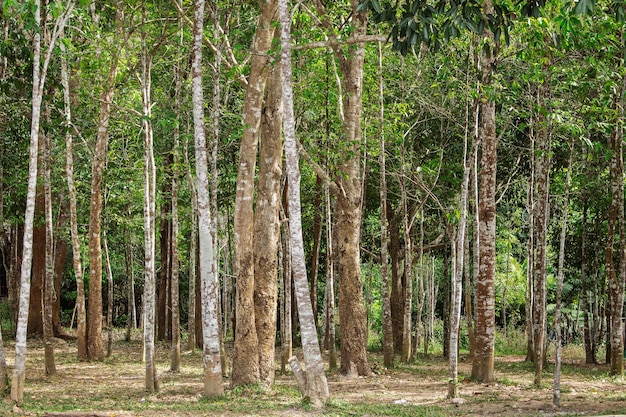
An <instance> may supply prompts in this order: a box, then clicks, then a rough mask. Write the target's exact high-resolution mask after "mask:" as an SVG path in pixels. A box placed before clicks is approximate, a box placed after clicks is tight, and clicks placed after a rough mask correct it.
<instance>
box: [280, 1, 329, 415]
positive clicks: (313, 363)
mask: <svg viewBox="0 0 626 417" xmlns="http://www.w3.org/2000/svg"><path fill="white" fill-rule="evenodd" d="M278 11H279V18H280V23H281V36H280V39H281V45H282V51H281V64H282V76H283V82H282V97H283V106H284V121H283V129H284V135H285V157H286V164H287V178H288V181H289V232H290V241H291V248H292V252H291V258H292V270H293V278H294V285H295V289H296V299H297V304H298V317H299V319H300V331H301V340H302V350H303V354H304V361H305V364H306V390H305V391H304V392H303V395H304V396H305V397H308V398H309V399H310V400H311V403H312V404H313V405H315V406H319V407H321V406H322V405H323V404H324V403H325V402H326V401H327V400H328V397H329V393H328V383H327V381H326V375H325V374H324V366H323V362H322V355H321V352H320V346H319V342H318V339H317V329H316V326H315V317H314V315H313V309H312V307H311V297H310V293H309V284H308V281H307V274H306V263H305V258H304V243H303V240H302V216H301V207H300V167H299V161H298V150H297V147H296V132H295V124H296V123H295V117H294V110H293V90H292V75H291V15H290V13H289V7H288V6H287V0H279V1H278ZM292 370H293V371H294V373H296V372H297V371H296V369H294V367H293V366H292ZM301 388H302V387H301Z"/></svg>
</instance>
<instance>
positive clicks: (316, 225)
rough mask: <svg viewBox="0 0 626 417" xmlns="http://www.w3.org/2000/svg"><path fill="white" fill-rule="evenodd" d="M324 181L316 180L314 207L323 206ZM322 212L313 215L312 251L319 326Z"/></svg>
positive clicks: (313, 297)
mask: <svg viewBox="0 0 626 417" xmlns="http://www.w3.org/2000/svg"><path fill="white" fill-rule="evenodd" d="M322 184H323V179H322V178H321V177H320V176H319V175H318V176H317V178H316V179H315V200H314V202H313V207H321V206H322V198H323V195H324V191H323V187H322ZM322 215H323V212H322V210H315V212H314V213H313V250H312V251H311V307H312V308H313V316H314V317H315V324H316V325H317V314H318V305H317V287H318V284H317V282H318V276H319V260H320V246H321V243H322Z"/></svg>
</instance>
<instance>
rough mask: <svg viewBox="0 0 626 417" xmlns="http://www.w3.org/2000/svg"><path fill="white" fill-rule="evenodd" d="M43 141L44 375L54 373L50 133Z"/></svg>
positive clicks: (43, 137)
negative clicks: (44, 240)
mask: <svg viewBox="0 0 626 417" xmlns="http://www.w3.org/2000/svg"><path fill="white" fill-rule="evenodd" d="M42 139H43V143H44V190H45V192H44V194H45V211H46V214H45V217H46V221H45V225H46V234H45V236H46V250H45V255H46V258H45V259H46V268H45V269H46V271H45V275H44V281H43V288H42V289H43V296H42V300H43V309H42V310H43V311H42V312H43V316H42V322H43V336H44V362H45V369H46V375H48V376H53V375H56V373H57V370H56V365H55V363H54V345H53V340H52V339H53V338H54V329H53V327H52V303H53V298H54V236H53V225H52V223H53V220H52V182H51V178H50V173H51V171H52V158H51V153H52V149H51V148H52V139H51V137H50V135H49V134H48V135H42V136H41V137H40V140H42Z"/></svg>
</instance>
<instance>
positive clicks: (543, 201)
mask: <svg viewBox="0 0 626 417" xmlns="http://www.w3.org/2000/svg"><path fill="white" fill-rule="evenodd" d="M545 88H546V87H545V86H540V87H539V92H538V101H539V102H538V103H537V104H538V106H539V108H540V111H539V114H538V115H537V155H536V163H535V168H536V182H537V188H536V190H537V194H536V200H535V201H536V203H537V204H536V206H535V211H534V218H535V229H536V234H535V236H536V246H535V249H536V250H535V268H534V271H535V276H534V286H533V300H534V302H533V342H534V359H535V361H534V364H535V379H534V383H535V386H537V387H540V386H541V380H542V371H543V358H544V341H545V333H546V279H547V243H546V241H547V232H548V226H549V219H550V155H549V154H550V133H549V127H548V124H547V123H548V121H547V119H546V117H545V116H544V115H543V114H542V112H543V111H544V110H545V93H546V91H545Z"/></svg>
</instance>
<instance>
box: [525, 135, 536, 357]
mask: <svg viewBox="0 0 626 417" xmlns="http://www.w3.org/2000/svg"><path fill="white" fill-rule="evenodd" d="M534 136H535V135H534V134H531V138H530V178H529V181H528V191H527V192H528V195H527V203H526V212H527V214H528V241H527V243H526V264H527V265H534V264H535V216H534V214H533V213H534V212H535V137H534ZM534 283H535V271H534V268H526V360H527V361H534V360H535V353H534V345H535V344H534V332H533V322H534V320H533V314H534V303H535V298H534V292H533V287H534Z"/></svg>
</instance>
